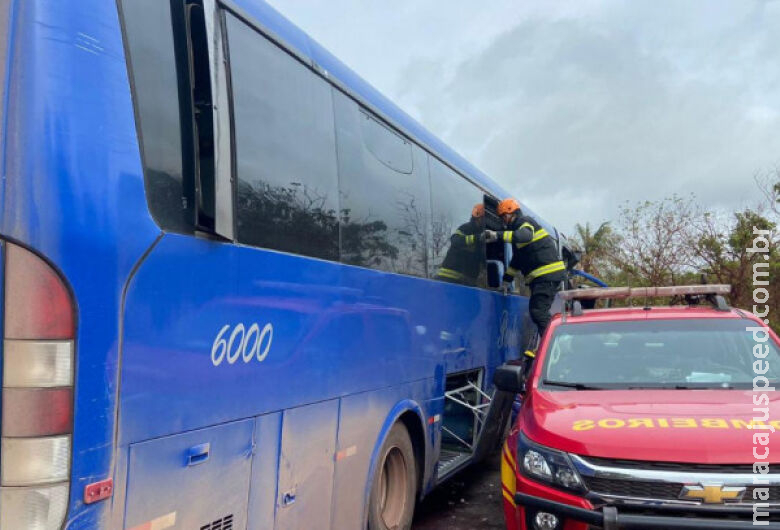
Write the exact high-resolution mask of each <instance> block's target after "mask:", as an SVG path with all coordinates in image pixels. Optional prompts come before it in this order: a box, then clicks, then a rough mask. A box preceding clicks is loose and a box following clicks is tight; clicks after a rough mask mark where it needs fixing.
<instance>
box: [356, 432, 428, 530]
mask: <svg viewBox="0 0 780 530" xmlns="http://www.w3.org/2000/svg"><path fill="white" fill-rule="evenodd" d="M416 498H417V463H416V462H415V458H414V448H413V447H412V441H411V439H410V438H409V432H408V431H407V430H406V427H404V425H403V424H402V423H400V422H399V423H396V424H395V425H393V427H392V429H390V434H388V436H387V439H386V440H385V443H384V444H383V445H382V449H381V450H380V452H379V460H378V462H377V467H376V471H375V472H374V478H373V483H372V485H371V496H370V497H369V503H368V528H369V530H409V529H410V528H411V527H412V516H413V515H414V503H415V500H416Z"/></svg>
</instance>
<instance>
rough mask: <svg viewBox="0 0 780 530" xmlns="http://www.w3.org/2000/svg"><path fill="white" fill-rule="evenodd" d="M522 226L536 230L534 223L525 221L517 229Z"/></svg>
mask: <svg viewBox="0 0 780 530" xmlns="http://www.w3.org/2000/svg"><path fill="white" fill-rule="evenodd" d="M522 228H530V229H531V232H533V231H534V225H532V224H531V223H523V224H521V225H520V226H519V227H518V228H517V229H518V230H520V229H522Z"/></svg>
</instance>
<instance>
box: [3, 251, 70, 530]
mask: <svg viewBox="0 0 780 530" xmlns="http://www.w3.org/2000/svg"><path fill="white" fill-rule="evenodd" d="M5 248H6V250H5V278H4V286H5V305H4V316H5V319H4V327H3V330H4V337H3V364H2V374H3V376H2V377H3V386H2V440H1V444H0V530H12V529H13V530H15V529H19V528H25V529H30V530H50V529H52V530H53V529H58V528H60V527H61V526H62V523H63V521H64V519H65V513H66V511H67V505H68V494H69V490H70V484H69V480H68V475H69V471H70V459H71V435H72V432H73V338H74V307H73V300H72V299H71V296H70V293H69V292H68V289H67V288H66V286H65V284H64V283H63V281H62V279H61V278H60V276H59V275H58V274H57V272H56V271H54V270H53V269H52V268H51V267H50V266H49V265H48V264H47V263H46V262H45V261H43V260H42V259H40V258H39V257H37V256H36V255H35V254H33V253H31V252H29V251H27V250H25V249H23V248H21V247H18V246H16V245H12V244H6V246H5Z"/></svg>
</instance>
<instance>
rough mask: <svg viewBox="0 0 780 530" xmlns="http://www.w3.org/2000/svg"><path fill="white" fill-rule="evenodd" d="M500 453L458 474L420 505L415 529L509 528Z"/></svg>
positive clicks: (494, 529) (489, 529)
mask: <svg viewBox="0 0 780 530" xmlns="http://www.w3.org/2000/svg"><path fill="white" fill-rule="evenodd" d="M500 466H501V459H500V454H499V453H496V454H495V455H493V456H491V457H490V458H488V459H486V460H485V461H484V462H481V463H479V464H477V465H475V466H472V467H470V468H469V469H467V470H465V471H464V472H462V473H460V474H458V475H456V476H455V477H454V478H452V479H451V480H450V481H449V482H447V483H445V484H443V485H442V486H440V487H439V488H437V489H436V490H434V491H433V492H432V493H431V494H430V495H428V496H427V497H426V498H425V500H424V501H423V502H422V503H421V504H420V505H419V506H417V510H416V513H415V518H414V523H413V524H412V529H413V530H475V529H479V530H482V529H485V530H505V529H506V526H505V525H504V512H503V509H502V507H501V472H500Z"/></svg>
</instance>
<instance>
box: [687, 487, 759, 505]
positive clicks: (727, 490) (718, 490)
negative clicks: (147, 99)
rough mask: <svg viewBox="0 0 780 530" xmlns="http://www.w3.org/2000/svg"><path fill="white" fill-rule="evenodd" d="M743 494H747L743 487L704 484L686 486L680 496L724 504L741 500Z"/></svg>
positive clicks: (708, 502)
mask: <svg viewBox="0 0 780 530" xmlns="http://www.w3.org/2000/svg"><path fill="white" fill-rule="evenodd" d="M743 495H745V488H743V487H736V486H734V487H732V486H722V485H720V484H702V485H700V486H685V487H684V488H683V489H682V493H680V498H681V499H685V500H696V501H701V502H703V503H704V504H723V503H725V502H727V501H731V502H739V501H741V500H742V496H743Z"/></svg>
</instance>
